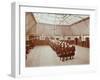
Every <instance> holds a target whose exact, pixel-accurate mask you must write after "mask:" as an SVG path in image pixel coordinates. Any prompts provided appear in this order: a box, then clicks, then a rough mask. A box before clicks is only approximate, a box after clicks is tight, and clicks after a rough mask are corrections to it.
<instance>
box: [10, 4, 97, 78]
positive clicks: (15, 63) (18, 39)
mask: <svg viewBox="0 0 100 80" xmlns="http://www.w3.org/2000/svg"><path fill="white" fill-rule="evenodd" d="M11 8H12V9H11V20H12V21H11V28H12V29H11V36H12V38H11V39H12V50H11V51H12V52H11V75H12V76H13V77H22V76H43V75H44V76H46V75H61V74H69V73H74V72H75V73H77V72H79V73H80V72H83V73H84V72H85V73H87V72H95V70H96V57H95V56H94V53H95V50H94V47H95V41H94V40H93V39H94V38H95V37H96V35H95V31H96V29H95V27H94V26H95V20H96V8H87V7H81V6H79V7H77V6H76V7H75V6H74V7H73V6H66V7H60V6H58V7H51V6H50V7H49V6H39V5H34V4H28V3H18V2H14V3H12V7H11ZM25 12H45V13H63V14H88V15H90V39H91V40H90V64H88V65H69V66H52V67H47V66H46V67H32V68H26V67H25Z"/></svg>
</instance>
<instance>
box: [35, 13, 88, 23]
mask: <svg viewBox="0 0 100 80" xmlns="http://www.w3.org/2000/svg"><path fill="white" fill-rule="evenodd" d="M33 15H34V17H35V20H36V22H37V23H45V24H52V25H71V24H73V23H76V22H78V21H80V20H83V19H85V18H88V17H89V15H79V14H50V13H33Z"/></svg>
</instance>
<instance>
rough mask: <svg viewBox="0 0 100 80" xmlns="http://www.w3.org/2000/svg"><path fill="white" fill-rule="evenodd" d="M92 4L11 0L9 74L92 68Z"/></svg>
mask: <svg viewBox="0 0 100 80" xmlns="http://www.w3.org/2000/svg"><path fill="white" fill-rule="evenodd" d="M95 15H96V9H95V8H86V7H75V6H74V7H73V6H66V7H60V6H58V7H52V6H39V5H33V4H27V3H12V60H11V61H12V62H11V63H12V68H11V69H12V71H11V72H12V76H14V77H21V76H40V75H41V76H42V75H61V74H67V73H73V72H75V73H76V72H93V71H95V67H96V62H95V59H96V58H95V54H96V53H95V50H94V47H95V45H94V43H95V41H94V40H93V39H94V38H95V33H94V32H95V30H96V29H95Z"/></svg>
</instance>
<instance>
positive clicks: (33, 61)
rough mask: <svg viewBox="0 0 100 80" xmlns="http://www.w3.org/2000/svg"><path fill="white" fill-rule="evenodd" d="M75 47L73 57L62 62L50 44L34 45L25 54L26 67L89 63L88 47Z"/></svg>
mask: <svg viewBox="0 0 100 80" xmlns="http://www.w3.org/2000/svg"><path fill="white" fill-rule="evenodd" d="M75 47H76V52H75V56H74V59H72V60H67V61H64V62H62V61H61V60H60V58H59V57H58V56H57V55H56V52H55V51H53V50H52V48H51V47H50V46H36V47H34V48H33V49H32V50H31V51H30V53H29V54H28V55H27V60H26V67H36V66H57V65H74V64H89V48H84V47H80V46H75Z"/></svg>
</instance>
